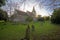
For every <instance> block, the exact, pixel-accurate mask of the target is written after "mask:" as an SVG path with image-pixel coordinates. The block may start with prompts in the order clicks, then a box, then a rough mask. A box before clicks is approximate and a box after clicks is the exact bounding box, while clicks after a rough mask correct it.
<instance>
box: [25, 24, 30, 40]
mask: <svg viewBox="0 0 60 40" xmlns="http://www.w3.org/2000/svg"><path fill="white" fill-rule="evenodd" d="M25 39H26V40H30V26H29V25H28V27H27V29H26V35H25Z"/></svg>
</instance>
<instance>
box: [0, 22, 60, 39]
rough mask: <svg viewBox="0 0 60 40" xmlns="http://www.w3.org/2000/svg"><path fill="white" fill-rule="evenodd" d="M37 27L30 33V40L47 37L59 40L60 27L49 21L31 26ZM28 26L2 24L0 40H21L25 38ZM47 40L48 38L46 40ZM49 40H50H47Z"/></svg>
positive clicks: (0, 23)
mask: <svg viewBox="0 0 60 40" xmlns="http://www.w3.org/2000/svg"><path fill="white" fill-rule="evenodd" d="M32 24H33V25H34V26H35V31H34V32H32V30H30V31H31V33H30V40H43V38H45V37H47V38H48V37H50V40H53V39H56V40H58V39H59V38H58V37H60V36H56V35H57V33H59V35H60V31H59V30H60V25H54V24H51V23H50V22H49V21H47V22H45V23H42V22H31V23H29V25H30V28H31V29H32V27H31V25H32ZM26 28H27V25H24V24H21V23H20V24H19V23H18V24H13V23H10V22H7V23H6V24H4V23H2V22H0V40H20V39H21V38H24V37H25V32H26ZM45 39H46V38H45ZM46 40H48V39H46Z"/></svg>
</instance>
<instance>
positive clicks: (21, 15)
mask: <svg viewBox="0 0 60 40" xmlns="http://www.w3.org/2000/svg"><path fill="white" fill-rule="evenodd" d="M27 17H32V18H33V20H34V21H36V11H35V8H34V7H33V10H32V12H29V11H27V12H24V11H21V10H18V9H15V11H14V14H13V15H12V16H11V19H12V21H14V22H26V19H27Z"/></svg>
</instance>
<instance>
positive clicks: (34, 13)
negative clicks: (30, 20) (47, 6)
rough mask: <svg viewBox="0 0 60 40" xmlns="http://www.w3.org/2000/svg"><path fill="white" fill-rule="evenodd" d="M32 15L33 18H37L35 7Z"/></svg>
mask: <svg viewBox="0 0 60 40" xmlns="http://www.w3.org/2000/svg"><path fill="white" fill-rule="evenodd" d="M32 13H33V16H34V17H35V16H36V11H35V8H34V7H33V10H32Z"/></svg>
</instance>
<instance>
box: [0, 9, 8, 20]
mask: <svg viewBox="0 0 60 40" xmlns="http://www.w3.org/2000/svg"><path fill="white" fill-rule="evenodd" d="M0 20H4V21H7V20H8V14H7V12H6V11H3V10H2V9H0Z"/></svg>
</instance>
